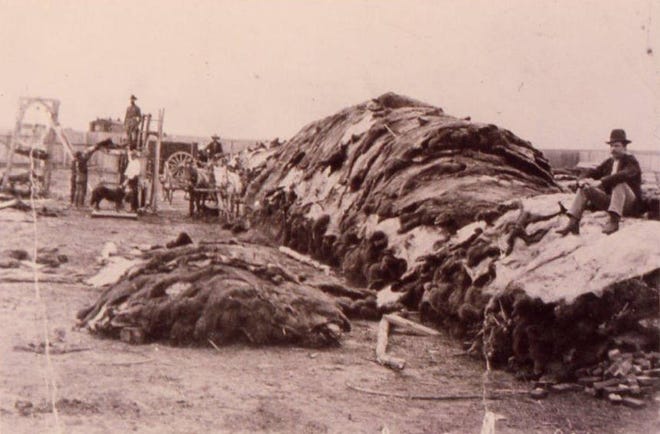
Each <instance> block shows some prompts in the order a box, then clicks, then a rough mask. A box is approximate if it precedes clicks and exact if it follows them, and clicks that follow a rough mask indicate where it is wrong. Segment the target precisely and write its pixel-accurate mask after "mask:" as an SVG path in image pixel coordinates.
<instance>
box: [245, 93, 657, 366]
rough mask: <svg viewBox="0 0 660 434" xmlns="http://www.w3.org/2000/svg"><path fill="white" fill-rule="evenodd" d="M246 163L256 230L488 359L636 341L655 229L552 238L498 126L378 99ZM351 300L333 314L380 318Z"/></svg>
mask: <svg viewBox="0 0 660 434" xmlns="http://www.w3.org/2000/svg"><path fill="white" fill-rule="evenodd" d="M253 160H254V163H253V166H254V167H255V168H256V167H258V171H256V173H255V176H253V179H252V182H251V184H250V185H249V186H248V189H247V193H246V196H247V197H246V203H247V204H248V205H250V207H251V208H253V210H254V213H253V215H252V218H253V220H254V223H255V224H256V225H260V226H261V227H262V228H263V229H264V230H265V231H266V232H269V233H270V235H271V236H272V237H273V238H275V239H277V240H278V241H279V242H280V243H282V244H284V245H286V246H289V247H292V248H293V249H295V250H298V251H300V252H302V253H306V254H309V255H311V256H312V257H314V258H316V259H319V260H321V261H323V262H325V263H327V264H330V265H332V266H335V267H337V268H339V269H341V270H342V272H343V273H344V274H345V276H346V277H347V278H348V279H350V280H351V281H352V282H353V283H355V284H358V285H365V286H368V287H369V288H371V289H372V290H374V292H375V291H378V290H383V289H384V291H381V292H388V293H392V292H394V294H397V293H398V295H399V298H398V304H399V305H404V306H406V307H409V308H413V309H419V310H420V311H421V313H422V314H423V316H424V317H425V318H426V319H427V320H429V321H433V322H436V323H438V324H441V325H443V326H445V327H447V328H449V329H450V330H451V331H452V332H454V333H455V334H456V335H458V336H461V337H463V338H464V339H466V341H468V342H469V343H471V344H474V347H473V349H474V350H475V352H476V353H478V354H481V355H484V356H485V357H487V358H488V359H489V360H490V361H491V362H492V363H493V364H496V363H507V362H509V363H511V364H513V365H516V366H518V367H520V366H525V367H529V369H530V371H534V373H535V374H536V375H540V374H541V373H542V372H547V371H548V370H549V369H550V368H553V367H556V368H557V369H555V370H554V371H555V372H559V371H563V372H564V373H566V372H568V371H572V370H574V369H577V368H578V367H579V366H585V365H588V364H589V363H592V362H595V361H596V360H597V359H598V358H602V357H603V354H604V353H603V351H604V350H605V349H606V348H607V347H612V346H613V345H614V339H615V338H616V337H617V336H622V335H625V334H626V333H632V334H633V335H634V337H633V338H631V339H633V340H639V339H641V336H646V338H643V339H642V341H643V342H641V341H640V342H637V344H636V345H637V346H638V347H640V349H646V348H648V347H649V342H650V341H649V340H648V339H647V338H650V339H652V338H653V331H652V329H649V328H645V327H643V326H642V325H640V323H639V320H642V319H644V318H646V319H648V318H653V316H654V315H655V316H657V314H658V295H657V294H658V283H657V269H658V263H659V262H658V248H659V247H658V246H660V240H658V239H657V237H658V236H660V230H658V229H659V228H657V227H656V226H657V224H658V223H657V222H648V221H647V222H644V221H640V220H626V221H625V222H624V224H623V228H622V230H621V231H620V233H618V234H615V235H613V236H610V237H607V236H605V235H603V234H601V233H600V224H602V223H603V221H604V219H605V215H603V213H597V214H589V215H588V216H587V217H586V218H585V228H584V229H583V236H582V237H579V238H578V237H573V236H571V237H566V238H562V239H560V238H559V237H558V235H557V234H555V233H554V229H556V228H557V227H558V226H559V224H560V222H561V218H562V217H560V215H561V214H562V213H563V212H565V209H564V208H563V206H560V205H559V204H558V202H559V201H563V202H564V203H565V204H566V205H568V204H569V203H570V200H571V195H567V194H564V195H557V193H558V192H559V191H560V189H559V187H558V186H557V185H556V184H555V182H554V180H553V177H552V175H551V172H550V168H549V165H548V163H547V161H546V160H545V159H544V157H543V155H542V154H541V153H540V152H539V151H537V150H536V149H534V148H533V147H532V146H531V144H530V143H529V142H527V141H524V140H522V139H520V138H518V137H516V136H515V135H514V134H512V133H511V132H509V131H507V130H503V129H500V128H498V127H496V126H495V125H488V124H478V123H472V122H469V121H467V120H463V119H457V118H454V117H451V116H447V115H445V114H444V113H443V112H442V110H441V109H439V108H436V107H432V106H429V105H426V104H423V103H420V102H417V101H414V100H411V99H408V98H405V97H401V96H398V95H394V94H386V95H383V96H381V97H379V98H377V99H374V100H372V101H369V102H367V103H364V104H360V105H357V106H354V107H350V108H348V109H345V110H343V111H341V112H339V113H337V114H335V115H333V116H330V117H328V118H325V119H322V120H320V121H317V122H314V123H311V124H309V125H307V126H306V127H304V128H303V129H302V130H301V131H300V132H299V133H298V134H297V135H295V136H294V137H293V138H292V139H290V140H289V141H288V142H286V143H284V144H279V145H278V146H271V147H269V148H268V149H264V150H262V151H261V152H257V153H256V154H255V155H253ZM530 197H531V198H532V199H528V198H530ZM648 225H656V226H653V227H651V226H648ZM647 232H648V233H653V234H654V235H653V237H646V236H645V235H644V234H646V233H647ZM633 234H634V235H633ZM631 236H632V237H633V238H634V239H635V240H637V241H630V239H631V238H630V237H631ZM617 240H618V241H617ZM654 243H655V244H654ZM641 245H644V246H647V247H646V248H645V249H642V248H640V247H639V246H641ZM623 246H627V249H626V252H627V253H626V254H627V256H626V255H624V256H623V257H618V256H616V255H617V254H620V253H621V254H622V252H623V249H622V247H623ZM645 255H646V256H645ZM612 258H616V260H615V259H612ZM553 270H554V271H553ZM560 276H561V277H562V278H561V279H559V277H560ZM527 279H531V280H527ZM531 282H534V283H531ZM540 287H543V288H544V289H543V292H539V291H540V290H539V288H540ZM385 290H386V291H385ZM367 301H369V300H360V301H358V302H357V303H356V302H353V303H345V304H343V308H344V312H345V313H347V314H348V315H355V316H367V317H374V316H378V315H379V313H382V311H383V309H382V308H381V309H380V312H374V311H373V310H371V309H369V308H370V307H372V306H373V304H375V303H367ZM360 303H361V304H360ZM358 304H360V305H358ZM389 307H390V308H391V305H390V306H389ZM571 325H574V326H575V327H574V328H572V329H571V327H570V326H571ZM621 339H623V338H621ZM655 345H656V346H657V342H656V344H655ZM651 346H652V345H651ZM530 373H531V372H530Z"/></svg>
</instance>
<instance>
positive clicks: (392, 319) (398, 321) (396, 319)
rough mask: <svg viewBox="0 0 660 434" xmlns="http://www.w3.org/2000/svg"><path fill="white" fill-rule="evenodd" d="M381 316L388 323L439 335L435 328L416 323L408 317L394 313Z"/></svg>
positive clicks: (425, 333)
mask: <svg viewBox="0 0 660 434" xmlns="http://www.w3.org/2000/svg"><path fill="white" fill-rule="evenodd" d="M383 318H385V319H386V320H387V321H388V322H389V323H390V324H393V325H395V326H398V327H404V328H407V329H409V330H412V331H415V332H418V333H421V334H424V335H428V336H440V332H439V331H437V330H434V329H432V328H430V327H426V326H423V325H421V324H417V323H416V322H413V321H410V320H408V319H405V318H402V317H400V316H399V315H395V314H393V313H390V314H387V315H383Z"/></svg>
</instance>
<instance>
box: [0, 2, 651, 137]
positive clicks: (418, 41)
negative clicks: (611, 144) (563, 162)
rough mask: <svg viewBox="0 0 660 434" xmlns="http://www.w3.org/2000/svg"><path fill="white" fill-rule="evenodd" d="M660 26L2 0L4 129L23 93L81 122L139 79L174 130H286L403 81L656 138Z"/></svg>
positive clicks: (457, 110)
mask: <svg viewBox="0 0 660 434" xmlns="http://www.w3.org/2000/svg"><path fill="white" fill-rule="evenodd" d="M659 24H660V2H658V1H657V0H621V1H613V0H592V1H577V0H556V1H550V0H547V1H546V0H533V1H532V0H519V1H513V0H511V1H505V0H497V1H495V0H484V1H465V0H451V1H449V0H435V1H410V0H409V1H358V0H344V1H333V2H330V1H302V0H301V1H277V0H264V1H202V0H197V1H190V0H188V1H185V2H184V1H169V0H160V1H145V0H131V1H121V0H120V1H101V0H95V1H82V0H80V1H74V0H68V1H66V0H57V1H54V0H39V1H8V0H0V40H1V41H2V42H0V127H2V128H12V127H13V124H14V120H15V117H16V111H17V103H18V98H19V97H21V96H41V97H51V98H57V99H59V100H60V101H61V107H60V121H61V123H62V125H64V126H66V127H72V128H76V129H80V130H84V129H86V128H87V126H88V122H89V121H90V120H93V119H95V118H96V117H107V116H112V117H114V118H117V117H121V118H122V119H123V116H124V111H125V109H126V106H127V104H128V97H129V96H130V95H131V94H135V95H137V96H138V98H139V100H138V105H139V106H140V107H141V108H142V110H143V112H151V113H153V114H154V115H155V114H156V113H157V111H158V109H159V108H164V109H165V130H166V132H168V133H171V134H190V135H200V136H209V135H211V134H213V133H218V134H220V135H221V136H222V137H231V138H273V137H281V138H287V137H290V136H292V135H293V134H295V133H296V132H297V131H298V130H299V129H300V128H302V127H303V126H304V125H305V124H307V123H308V122H311V121H313V120H316V119H319V118H321V117H324V116H327V115H330V114H332V113H334V112H336V111H338V110H340V109H342V108H344V107H347V106H350V105H354V104H357V103H360V102H362V101H365V100H368V99H370V98H372V97H376V96H378V95H380V94H382V93H385V92H388V91H393V92H397V93H400V94H404V95H408V96H410V97H413V98H415V99H418V100H422V101H425V102H428V103H431V104H433V105H437V106H440V107H442V108H443V109H444V110H445V111H446V112H447V113H449V114H451V115H455V116H460V117H462V116H468V115H470V116H472V120H473V121H478V122H488V123H495V124H497V125H499V126H500V127H504V128H507V129H510V130H511V131H513V132H514V133H515V134H517V135H518V136H520V137H522V138H524V139H527V140H530V141H531V142H532V143H533V144H534V145H535V146H537V147H541V148H543V147H546V148H547V147H561V148H584V147H588V148H599V147H600V146H604V144H603V142H604V141H605V140H606V139H607V138H608V136H609V132H610V130H611V129H612V128H624V129H625V130H626V131H627V133H628V136H629V138H630V139H631V140H633V143H632V144H631V145H630V147H631V149H660V94H659V93H660V67H659V64H660V62H659V61H658V56H660V46H659V45H660V44H658V42H660V36H659V32H658V25H659ZM648 50H651V53H649V52H648ZM633 147H634V148H633Z"/></svg>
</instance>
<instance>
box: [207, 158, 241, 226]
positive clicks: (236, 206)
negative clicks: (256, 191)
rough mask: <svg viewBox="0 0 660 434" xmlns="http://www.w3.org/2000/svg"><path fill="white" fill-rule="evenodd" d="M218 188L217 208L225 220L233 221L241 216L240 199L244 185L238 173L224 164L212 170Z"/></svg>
mask: <svg viewBox="0 0 660 434" xmlns="http://www.w3.org/2000/svg"><path fill="white" fill-rule="evenodd" d="M213 174H214V177H215V182H216V186H217V187H218V208H219V209H220V210H221V213H223V214H224V217H225V219H226V220H228V221H229V220H233V219H234V218H236V217H238V216H240V214H241V197H242V195H243V190H244V185H243V180H242V179H241V175H240V173H239V172H238V171H237V170H235V169H234V168H233V167H232V166H230V165H228V164H225V165H220V166H215V167H214V168H213Z"/></svg>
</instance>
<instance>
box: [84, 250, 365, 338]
mask: <svg viewBox="0 0 660 434" xmlns="http://www.w3.org/2000/svg"><path fill="white" fill-rule="evenodd" d="M148 256H149V259H148V261H146V263H144V264H141V265H139V266H136V267H135V268H132V269H130V270H129V271H128V272H127V273H126V274H125V275H124V276H122V278H121V279H120V280H119V281H118V282H117V283H116V284H114V285H112V286H111V287H109V288H108V289H107V290H106V291H105V292H104V293H103V294H102V295H101V297H100V298H99V300H98V301H97V302H96V303H95V304H94V305H92V306H89V307H88V308H86V309H83V310H81V311H80V312H79V314H78V318H79V319H80V325H81V326H84V327H86V328H88V329H89V330H90V331H92V332H96V333H99V334H103V335H108V336H112V337H120V336H121V337H122V338H123V337H124V334H125V333H124V332H126V331H128V332H129V333H126V334H125V335H126V336H129V339H128V340H129V341H130V340H131V339H132V338H131V337H134V336H137V337H138V338H137V339H136V340H137V341H150V340H167V341H169V342H171V343H172V344H175V345H182V344H190V343H193V344H204V345H208V344H209V343H211V344H212V345H221V344H225V343H228V342H231V341H234V340H236V339H246V340H248V341H249V342H251V343H254V344H275V343H295V344H299V345H304V346H323V345H328V344H333V343H336V342H337V341H338V340H339V338H340V336H341V332H342V331H346V330H349V329H350V325H349V322H348V320H347V318H346V317H345V316H344V315H343V314H342V312H341V310H340V309H339V307H338V306H337V304H336V303H335V301H334V300H333V298H331V297H330V296H328V295H326V294H324V292H323V291H327V292H330V293H334V294H338V295H349V296H352V297H361V296H362V294H360V293H357V292H352V291H351V290H349V289H347V288H345V287H344V286H342V285H341V284H340V283H339V281H338V280H337V279H334V278H333V277H332V276H325V275H323V276H320V275H319V273H318V271H317V270H315V269H313V268H312V267H310V266H307V265H304V264H301V263H300V262H297V261H294V260H293V259H291V258H289V257H287V256H286V255H284V254H282V253H280V252H279V251H278V250H276V249H273V248H269V247H265V246H259V245H252V244H244V243H241V244H229V243H227V244H223V243H217V244H211V245H201V246H183V247H176V248H173V249H160V250H156V251H154V252H150V253H149V254H148Z"/></svg>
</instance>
